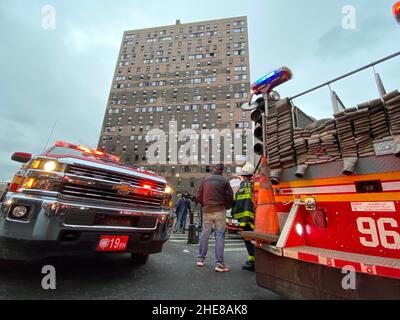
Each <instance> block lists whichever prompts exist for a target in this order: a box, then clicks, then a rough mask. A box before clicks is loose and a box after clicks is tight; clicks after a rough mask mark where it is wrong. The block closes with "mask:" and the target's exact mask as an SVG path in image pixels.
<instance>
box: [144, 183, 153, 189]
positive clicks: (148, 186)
mask: <svg viewBox="0 0 400 320" xmlns="http://www.w3.org/2000/svg"><path fill="white" fill-rule="evenodd" d="M142 187H143V188H144V189H147V190H151V189H153V187H152V186H151V185H149V184H143V185H142Z"/></svg>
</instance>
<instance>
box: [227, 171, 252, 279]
mask: <svg viewBox="0 0 400 320" xmlns="http://www.w3.org/2000/svg"><path fill="white" fill-rule="evenodd" d="M254 171H255V168H254V166H253V165H252V164H250V163H247V164H246V165H245V166H244V167H243V168H242V170H241V174H240V176H242V183H241V184H240V187H239V190H238V191H237V193H236V195H235V197H234V202H233V207H232V216H233V218H234V219H236V220H238V221H239V223H240V226H241V227H242V228H244V231H254V229H255V225H254V212H255V210H254V202H253V190H254V185H253V175H254ZM245 245H246V249H247V252H248V258H247V261H246V263H245V264H244V265H243V267H242V269H243V270H247V271H252V272H254V271H255V250H254V245H253V244H252V243H251V241H245Z"/></svg>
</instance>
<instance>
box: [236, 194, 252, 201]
mask: <svg viewBox="0 0 400 320" xmlns="http://www.w3.org/2000/svg"><path fill="white" fill-rule="evenodd" d="M252 198H253V195H251V194H243V195H240V196H238V197H237V200H238V201H241V200H247V199H252Z"/></svg>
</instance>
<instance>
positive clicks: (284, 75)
mask: <svg viewBox="0 0 400 320" xmlns="http://www.w3.org/2000/svg"><path fill="white" fill-rule="evenodd" d="M292 76H293V74H292V71H290V69H289V68H287V67H282V68H279V69H277V70H275V71H272V72H270V73H268V74H267V75H265V76H263V77H262V78H261V79H259V80H257V81H256V82H255V83H254V84H253V86H252V88H253V92H254V93H255V94H261V93H265V92H266V93H269V92H270V91H271V90H272V89H274V88H275V87H277V86H279V85H281V84H282V83H285V82H286V81H289V80H290V79H292Z"/></svg>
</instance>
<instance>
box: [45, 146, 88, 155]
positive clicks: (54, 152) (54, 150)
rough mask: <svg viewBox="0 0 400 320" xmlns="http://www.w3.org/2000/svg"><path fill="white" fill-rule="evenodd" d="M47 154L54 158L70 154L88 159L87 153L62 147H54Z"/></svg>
mask: <svg viewBox="0 0 400 320" xmlns="http://www.w3.org/2000/svg"><path fill="white" fill-rule="evenodd" d="M48 154H49V155H55V156H59V155H64V154H71V155H75V156H80V157H82V156H83V157H90V155H88V154H87V153H84V152H82V151H79V150H76V149H72V148H63V147H54V148H52V149H51V150H50V151H49V152H48Z"/></svg>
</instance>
